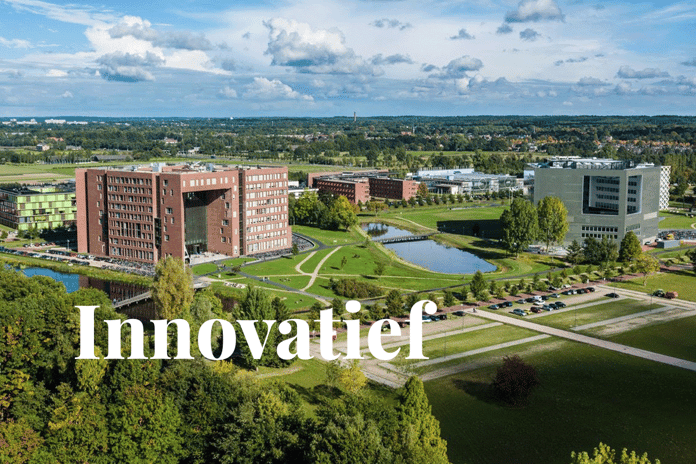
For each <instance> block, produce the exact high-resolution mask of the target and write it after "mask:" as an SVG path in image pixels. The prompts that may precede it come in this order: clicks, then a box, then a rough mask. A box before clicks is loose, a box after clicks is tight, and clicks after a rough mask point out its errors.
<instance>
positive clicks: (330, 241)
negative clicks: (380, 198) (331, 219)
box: [292, 226, 365, 246]
mask: <svg viewBox="0 0 696 464" xmlns="http://www.w3.org/2000/svg"><path fill="white" fill-rule="evenodd" d="M292 231H293V233H297V234H302V235H306V236H308V237H312V238H316V239H317V240H319V241H320V242H322V243H324V244H325V245H329V246H333V245H345V244H346V243H355V242H361V241H364V240H365V238H364V237H363V236H362V235H361V234H360V233H359V232H358V231H357V229H356V228H355V227H351V228H349V229H348V231H347V232H346V231H344V230H324V229H320V228H318V227H310V226H292Z"/></svg>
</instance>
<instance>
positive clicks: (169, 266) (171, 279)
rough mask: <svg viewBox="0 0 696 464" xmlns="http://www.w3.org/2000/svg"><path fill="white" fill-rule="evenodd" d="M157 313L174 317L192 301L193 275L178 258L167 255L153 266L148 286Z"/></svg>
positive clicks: (165, 317)
mask: <svg viewBox="0 0 696 464" xmlns="http://www.w3.org/2000/svg"><path fill="white" fill-rule="evenodd" d="M150 289H151V291H152V300H153V301H154V303H155V308H157V314H158V315H159V316H160V317H162V318H164V319H168V320H171V319H176V318H177V317H179V316H180V315H181V314H182V313H183V312H184V311H186V310H187V309H188V308H189V306H190V305H191V302H193V293H194V290H193V275H192V274H191V269H189V268H188V267H187V266H186V265H185V264H184V262H183V261H182V260H181V259H179V258H174V257H173V256H167V257H166V258H164V259H162V260H160V261H159V262H158V263H157V266H155V278H154V281H153V282H152V286H151V287H150Z"/></svg>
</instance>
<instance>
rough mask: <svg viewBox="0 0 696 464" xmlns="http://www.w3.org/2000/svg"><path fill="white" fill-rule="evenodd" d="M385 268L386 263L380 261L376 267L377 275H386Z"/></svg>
mask: <svg viewBox="0 0 696 464" xmlns="http://www.w3.org/2000/svg"><path fill="white" fill-rule="evenodd" d="M385 267H386V266H385V265H384V263H383V262H382V261H379V262H378V263H377V266H375V275H377V276H381V275H382V274H384V269H385Z"/></svg>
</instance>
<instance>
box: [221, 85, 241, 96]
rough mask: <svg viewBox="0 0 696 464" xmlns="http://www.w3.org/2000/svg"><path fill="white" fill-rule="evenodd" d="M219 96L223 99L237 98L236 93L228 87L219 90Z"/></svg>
mask: <svg viewBox="0 0 696 464" xmlns="http://www.w3.org/2000/svg"><path fill="white" fill-rule="evenodd" d="M219 95H220V96H221V97H224V98H237V91H236V90H234V89H233V88H231V87H229V86H225V87H223V88H222V89H220V92H219Z"/></svg>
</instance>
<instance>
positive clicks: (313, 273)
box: [295, 246, 342, 291]
mask: <svg viewBox="0 0 696 464" xmlns="http://www.w3.org/2000/svg"><path fill="white" fill-rule="evenodd" d="M341 248H342V247H341V246H338V247H336V248H334V249H333V250H331V251H330V252H329V253H328V254H327V255H326V256H324V258H323V259H322V260H321V261H319V264H317V267H316V268H315V269H314V272H312V274H311V276H312V278H311V279H309V283H308V284H307V285H305V287H304V288H303V289H302V291H305V290H307V289H308V288H309V287H311V286H312V285H314V281H315V280H317V276H318V275H319V271H320V270H321V267H322V266H323V265H324V263H325V262H326V260H327V259H329V258H330V257H331V255H332V254H334V253H336V252H337V251H338V250H340V249H341ZM305 261H306V260H305ZM302 262H303V263H304V261H302ZM295 269H297V267H295ZM300 272H302V271H300ZM303 274H304V273H303ZM305 275H309V274H305Z"/></svg>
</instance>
